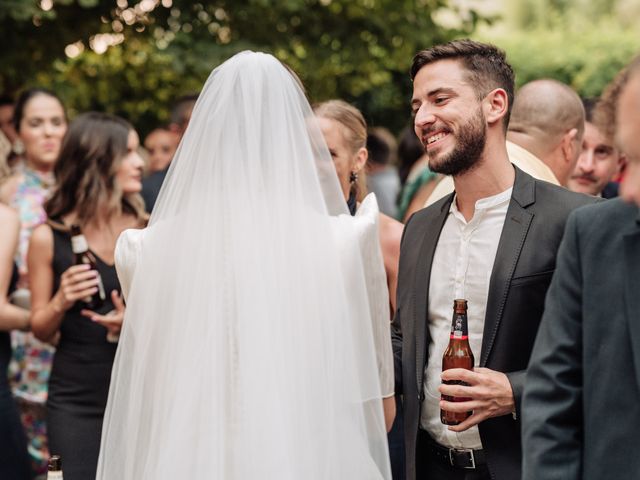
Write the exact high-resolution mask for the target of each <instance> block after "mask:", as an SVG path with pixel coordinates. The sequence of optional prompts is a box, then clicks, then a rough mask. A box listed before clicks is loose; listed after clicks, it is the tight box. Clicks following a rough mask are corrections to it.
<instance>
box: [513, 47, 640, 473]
mask: <svg viewBox="0 0 640 480" xmlns="http://www.w3.org/2000/svg"><path fill="white" fill-rule="evenodd" d="M621 79H622V83H621V93H619V94H616V97H617V98H616V100H617V102H616V104H617V106H616V110H617V111H616V112H613V113H614V114H616V115H615V116H616V117H617V120H616V129H617V136H618V143H619V145H620V148H621V149H622V151H624V152H625V153H626V155H627V159H628V160H629V166H628V168H629V170H628V172H627V174H626V175H625V177H624V179H623V181H622V184H621V186H620V196H621V198H619V199H614V200H608V201H606V202H601V203H598V204H595V205H589V206H587V207H583V208H580V209H577V210H575V211H574V212H573V213H572V214H571V216H570V217H569V220H568V222H567V228H566V230H565V234H564V239H563V241H562V244H561V245H560V251H559V253H558V260H557V265H556V270H555V273H554V275H553V280H552V282H551V286H550V287H549V291H548V293H547V296H546V301H545V310H544V316H543V318H542V322H541V324H540V329H539V331H538V336H537V337H536V343H535V346H534V348H533V353H532V354H531V361H530V363H529V370H528V372H527V377H526V382H525V389H524V390H525V391H524V400H523V404H522V412H523V413H522V439H523V445H522V447H523V448H522V452H523V456H524V465H523V478H524V480H539V479H544V480H600V479H604V478H607V479H609V478H611V479H614V478H615V479H618V478H625V479H626V478H638V472H640V456H639V455H638V445H639V444H640V428H639V426H640V368H639V367H640V316H639V314H638V312H640V295H638V293H639V292H640V275H638V272H639V271H640V57H638V58H637V59H636V60H635V62H634V63H632V64H631V66H630V67H629V70H628V71H626V72H624V73H623V74H622V76H621ZM618 95H619V96H618Z"/></svg>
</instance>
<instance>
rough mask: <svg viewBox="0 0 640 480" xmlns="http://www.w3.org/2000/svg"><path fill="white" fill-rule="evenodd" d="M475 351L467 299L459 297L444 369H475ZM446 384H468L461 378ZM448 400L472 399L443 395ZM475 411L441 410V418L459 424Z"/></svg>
mask: <svg viewBox="0 0 640 480" xmlns="http://www.w3.org/2000/svg"><path fill="white" fill-rule="evenodd" d="M473 363H474V358H473V353H472V352H471V347H470V346H469V325H468V322H467V301H466V300H463V299H458V300H454V301H453V319H452V320H451V335H450V337H449V345H448V346H447V349H446V350H445V352H444V355H443V356H442V371H443V372H444V371H445V370H448V369H450V368H466V369H467V370H473ZM444 383H445V384H446V385H467V384H466V383H465V382H462V381H460V380H453V381H446V382H444ZM441 398H442V400H445V401H447V402H465V401H468V400H470V399H468V398H464V397H450V396H448V395H442V396H441ZM472 413H473V412H460V413H458V412H449V411H446V410H440V420H441V421H442V423H444V424H445V425H458V424H460V423H462V422H463V421H464V420H466V419H467V418H468V417H470V416H471V414H472Z"/></svg>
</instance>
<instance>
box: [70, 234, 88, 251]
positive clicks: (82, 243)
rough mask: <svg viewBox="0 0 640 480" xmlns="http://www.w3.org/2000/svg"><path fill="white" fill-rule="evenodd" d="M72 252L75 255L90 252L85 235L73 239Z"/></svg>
mask: <svg viewBox="0 0 640 480" xmlns="http://www.w3.org/2000/svg"><path fill="white" fill-rule="evenodd" d="M71 250H72V251H73V253H84V252H86V251H87V250H89V244H88V243H87V239H86V238H85V237H84V235H75V236H73V237H71Z"/></svg>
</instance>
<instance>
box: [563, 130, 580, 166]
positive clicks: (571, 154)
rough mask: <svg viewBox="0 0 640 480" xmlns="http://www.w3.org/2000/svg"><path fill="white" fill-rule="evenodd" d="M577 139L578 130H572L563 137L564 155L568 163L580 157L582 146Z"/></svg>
mask: <svg viewBox="0 0 640 480" xmlns="http://www.w3.org/2000/svg"><path fill="white" fill-rule="evenodd" d="M577 137H578V129H577V128H572V129H571V130H569V131H568V132H567V133H565V134H564V135H563V136H562V142H561V143H562V155H563V157H564V161H565V162H567V163H571V162H573V161H574V160H575V159H577V158H578V155H580V151H579V149H580V148H581V145H580V144H579V143H578V142H577Z"/></svg>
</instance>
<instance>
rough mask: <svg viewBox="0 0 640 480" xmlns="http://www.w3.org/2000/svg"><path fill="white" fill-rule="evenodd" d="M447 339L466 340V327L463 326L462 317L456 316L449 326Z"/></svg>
mask: <svg viewBox="0 0 640 480" xmlns="http://www.w3.org/2000/svg"><path fill="white" fill-rule="evenodd" d="M449 338H452V339H455V340H466V339H467V338H469V336H468V334H467V328H466V325H464V317H463V316H462V315H456V319H455V322H453V324H452V325H451V336H450V337H449Z"/></svg>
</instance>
